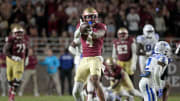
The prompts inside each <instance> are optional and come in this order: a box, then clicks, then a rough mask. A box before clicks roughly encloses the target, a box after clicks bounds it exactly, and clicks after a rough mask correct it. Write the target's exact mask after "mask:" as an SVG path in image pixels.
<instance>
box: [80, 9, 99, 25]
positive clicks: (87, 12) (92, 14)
mask: <svg viewBox="0 0 180 101" xmlns="http://www.w3.org/2000/svg"><path fill="white" fill-rule="evenodd" d="M82 18H83V21H85V22H91V23H96V21H97V18H98V12H97V11H96V9H95V8H91V7H90V8H86V9H84V11H83V14H82Z"/></svg>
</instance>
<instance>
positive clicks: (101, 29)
mask: <svg viewBox="0 0 180 101" xmlns="http://www.w3.org/2000/svg"><path fill="white" fill-rule="evenodd" d="M106 31H107V26H106V25H105V24H101V25H100V26H99V30H98V31H97V32H93V35H94V36H95V38H101V37H104V36H105V34H106Z"/></svg>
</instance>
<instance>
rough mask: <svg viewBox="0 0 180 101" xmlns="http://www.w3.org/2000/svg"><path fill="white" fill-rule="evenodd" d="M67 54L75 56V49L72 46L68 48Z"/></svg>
mask: <svg viewBox="0 0 180 101" xmlns="http://www.w3.org/2000/svg"><path fill="white" fill-rule="evenodd" d="M68 50H69V52H70V53H71V54H73V55H76V52H77V51H76V47H73V46H72V45H70V46H69V48H68Z"/></svg>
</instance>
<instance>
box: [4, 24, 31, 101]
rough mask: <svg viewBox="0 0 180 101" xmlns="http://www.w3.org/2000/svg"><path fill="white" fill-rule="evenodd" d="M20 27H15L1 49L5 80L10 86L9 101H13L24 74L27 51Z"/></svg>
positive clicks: (24, 37)
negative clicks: (5, 67)
mask: <svg viewBox="0 0 180 101" xmlns="http://www.w3.org/2000/svg"><path fill="white" fill-rule="evenodd" d="M24 34H25V31H24V29H23V28H22V27H21V26H19V25H18V26H15V27H14V28H13V29H12V35H10V36H9V37H8V38H7V40H6V43H5V45H4V48H3V52H4V53H5V55H6V65H7V80H8V83H9V85H10V88H9V101H14V96H15V93H16V90H17V88H18V87H19V85H20V82H21V78H22V75H23V72H24V59H25V57H26V55H27V51H28V48H27V47H28V43H27V37H26V36H25V35H24Z"/></svg>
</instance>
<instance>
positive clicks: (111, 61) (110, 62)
mask: <svg viewBox="0 0 180 101" xmlns="http://www.w3.org/2000/svg"><path fill="white" fill-rule="evenodd" d="M105 64H106V65H114V64H116V59H114V58H112V57H109V58H107V59H106V60H105Z"/></svg>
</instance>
